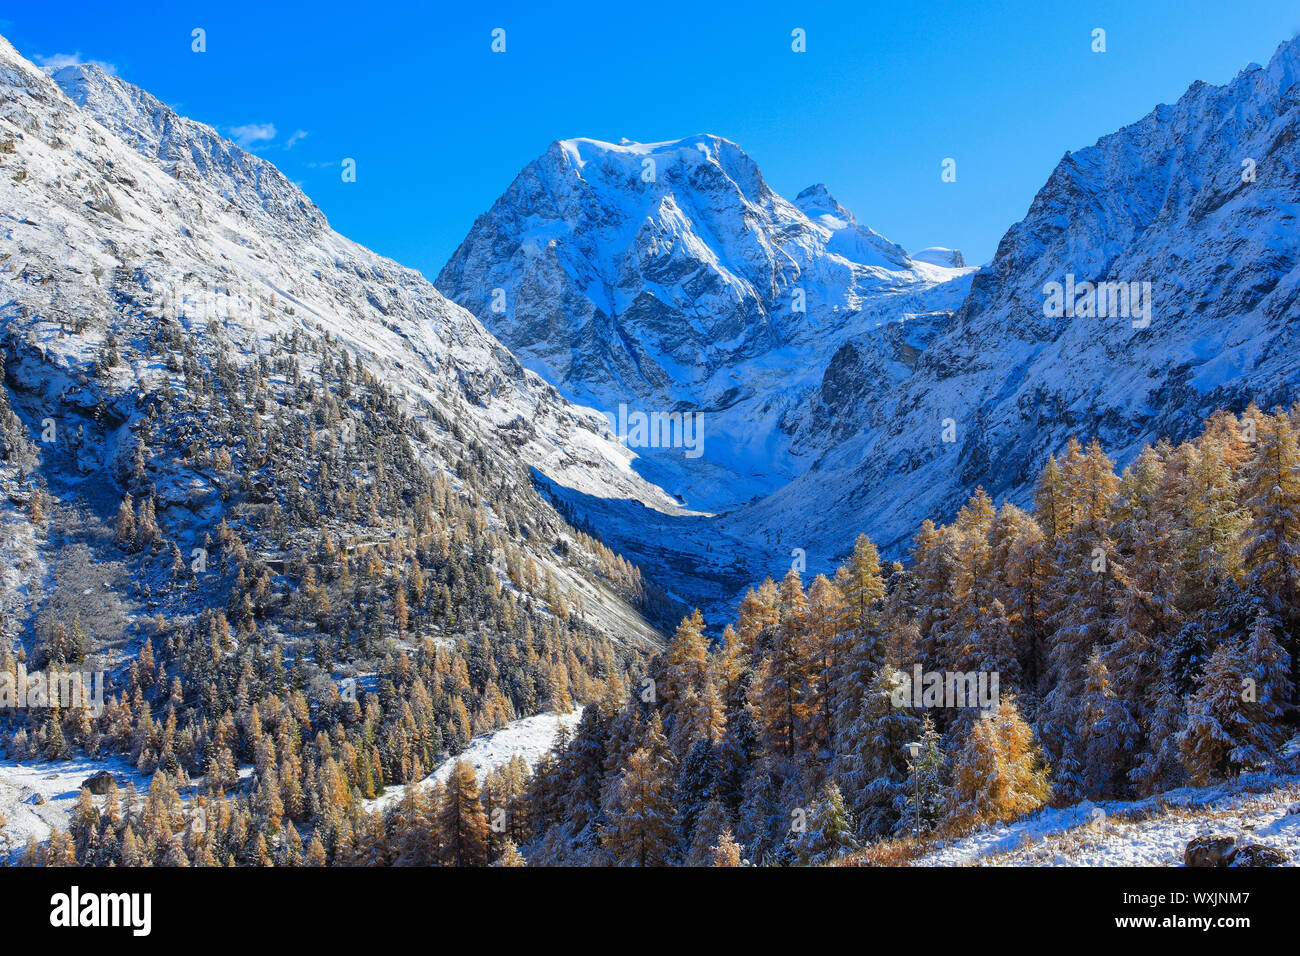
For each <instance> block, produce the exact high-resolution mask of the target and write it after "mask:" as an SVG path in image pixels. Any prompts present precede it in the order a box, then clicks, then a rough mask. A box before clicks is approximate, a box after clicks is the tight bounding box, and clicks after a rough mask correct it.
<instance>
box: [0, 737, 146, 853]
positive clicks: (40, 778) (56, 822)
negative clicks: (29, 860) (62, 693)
mask: <svg viewBox="0 0 1300 956" xmlns="http://www.w3.org/2000/svg"><path fill="white" fill-rule="evenodd" d="M101 770H107V771H108V772H109V773H111V774H113V776H115V777H116V778H117V782H118V787H119V790H118V799H119V800H120V799H121V798H122V797H123V796H124V795H125V794H124V792H123V791H124V790H125V788H126V785H127V784H128V783H130V784H132V785H134V786H135V789H136V791H137V792H139V793H140V794H144V793H146V792H148V790H149V780H150V779H151V778H150V775H149V774H143V773H140V771H138V770H136V769H135V767H133V766H131V764H130V763H129V762H128V761H126V760H123V759H121V758H110V759H103V758H100V759H93V760H92V759H91V758H89V757H81V758H77V759H74V760H58V761H37V760H23V761H18V760H0V818H3V819H4V824H3V825H2V826H0V863H2V862H3V861H4V860H5V859H6V858H7V857H9V856H10V854H12V853H14V852H15V851H21V850H22V848H23V846H24V845H25V844H26V843H27V837H28V836H34V837H36V839H37V841H38V842H44V841H45V840H47V839H49V836H50V831H51V830H53V829H55V828H58V829H60V830H66V829H67V827H68V820H69V818H70V817H71V814H72V810H73V808H74V807H75V806H76V804H77V795H78V794H79V793H80V792H81V784H82V783H83V782H84V781H85V780H86V778H87V777H90V776H92V775H93V774H96V773H98V772H99V771H101ZM105 799H106V798H105V797H95V802H96V803H97V804H99V805H100V806H103V804H104V800H105Z"/></svg>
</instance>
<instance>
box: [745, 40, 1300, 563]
mask: <svg viewBox="0 0 1300 956" xmlns="http://www.w3.org/2000/svg"><path fill="white" fill-rule="evenodd" d="M1297 79H1300V42H1297V41H1291V42H1289V43H1286V44H1283V45H1282V46H1281V47H1280V48H1279V50H1278V51H1277V53H1276V55H1275V56H1274V57H1273V59H1272V61H1271V62H1270V63H1269V65H1268V66H1267V67H1259V66H1251V67H1249V68H1248V69H1246V70H1244V71H1243V72H1242V73H1241V74H1240V75H1239V76H1238V77H1237V78H1236V79H1235V80H1233V81H1232V82H1231V83H1229V84H1227V85H1226V86H1222V87H1214V86H1208V85H1206V84H1203V83H1198V84H1196V85H1195V86H1193V87H1192V88H1191V89H1189V90H1188V91H1187V93H1186V94H1185V95H1184V96H1183V97H1182V98H1181V99H1180V100H1179V101H1178V102H1177V103H1175V104H1173V105H1171V106H1169V105H1165V106H1160V107H1157V108H1156V109H1155V110H1154V111H1152V112H1151V113H1150V114H1149V115H1148V116H1146V117H1145V118H1143V119H1142V120H1140V121H1139V122H1137V123H1134V124H1133V125H1132V126H1128V127H1125V128H1124V129H1122V130H1120V131H1118V132H1116V133H1114V134H1112V135H1109V136H1106V137H1103V138H1102V139H1101V140H1099V141H1098V142H1097V144H1096V145H1094V146H1091V147H1089V148H1087V149H1083V150H1080V151H1079V152H1077V153H1073V154H1067V155H1066V156H1065V157H1064V158H1063V159H1062V160H1061V162H1060V164H1059V165H1058V166H1057V167H1056V169H1055V170H1054V171H1053V173H1052V175H1051V176H1050V177H1049V179H1048V181H1047V183H1046V184H1045V185H1044V186H1043V188H1042V189H1041V190H1040V191H1039V193H1038V195H1037V196H1036V197H1035V199H1034V202H1033V204H1032V206H1031V207H1030V210H1029V213H1028V215H1027V216H1026V217H1025V218H1024V219H1023V220H1022V221H1021V222H1019V223H1017V224H1016V225H1015V226H1013V227H1012V228H1011V229H1010V230H1009V231H1008V232H1007V234H1006V236H1005V237H1004V238H1003V239H1002V242H1001V243H1000V245H999V247H998V252H997V255H996V257H995V258H994V260H993V262H992V263H991V264H990V265H989V266H988V267H987V268H985V269H983V270H981V271H980V272H979V274H978V275H976V276H975V278H974V281H973V283H972V287H971V290H970V294H969V296H968V297H967V298H966V300H965V302H964V303H963V304H962V306H961V308H960V310H959V311H958V313H957V315H956V316H955V318H954V320H953V321H952V322H951V323H949V324H948V325H947V326H946V327H945V328H944V329H943V330H941V331H940V332H939V333H938V334H936V335H935V336H934V337H933V338H932V339H931V340H930V341H929V342H928V343H927V344H926V345H925V347H924V349H923V350H922V351H921V352H920V354H919V356H918V358H917V361H916V364H915V367H914V369H913V370H912V371H911V373H910V374H909V375H908V376H907V377H906V379H905V381H903V383H902V385H901V387H900V388H899V389H897V391H896V392H892V393H890V394H888V395H884V396H881V397H880V399H879V401H878V402H877V403H876V405H875V408H874V409H873V412H872V415H871V420H870V422H868V423H867V427H866V429H865V430H863V431H862V432H861V433H859V434H858V435H857V436H856V437H855V438H854V439H853V440H851V441H847V442H845V443H843V444H841V445H838V446H835V447H833V448H832V449H831V450H830V451H829V452H828V453H827V454H826V455H825V456H824V457H823V458H822V460H821V462H820V463H819V464H820V467H819V468H818V469H817V470H816V471H813V472H809V473H806V474H804V475H802V476H800V477H799V478H797V479H796V480H794V481H793V482H791V483H790V484H789V485H787V486H786V487H784V488H782V489H781V490H780V491H778V492H777V493H775V494H774V495H772V496H771V497H770V498H769V499H767V500H766V501H764V502H761V503H759V504H758V505H756V506H755V507H753V508H752V509H749V510H748V511H747V512H746V513H744V514H740V515H737V516H736V517H735V521H734V524H733V530H736V531H738V532H739V533H748V534H763V535H768V534H770V535H772V536H773V538H774V540H780V541H782V542H789V541H798V540H808V541H810V542H817V543H819V544H820V545H821V546H822V547H824V548H825V549H826V550H830V551H833V550H835V549H836V548H837V547H838V548H842V547H843V546H844V533H843V531H842V530H840V529H841V528H843V527H845V526H848V527H852V528H864V529H866V530H868V531H870V532H871V533H872V534H873V535H875V536H877V537H878V538H879V539H880V540H881V541H882V542H883V543H884V544H885V545H886V546H887V547H888V549H889V550H891V551H893V552H895V553H897V552H899V551H900V550H902V549H903V548H905V546H906V543H907V540H908V536H909V535H910V534H911V533H912V531H913V529H914V528H915V526H916V523H917V522H918V521H919V520H920V519H922V518H924V517H927V516H934V517H942V516H945V515H949V514H951V513H952V511H953V510H954V508H955V507H957V506H958V505H959V504H960V502H961V500H962V498H964V497H965V496H966V495H967V494H968V493H969V492H970V490H971V489H972V487H973V486H974V485H975V484H977V483H980V484H983V485H984V487H985V488H986V490H988V491H989V492H990V493H992V494H995V495H1007V496H1010V497H1012V498H1014V499H1017V500H1021V501H1023V500H1025V499H1026V498H1027V496H1028V482H1030V481H1031V480H1032V478H1033V477H1034V476H1035V474H1036V472H1037V470H1038V469H1039V467H1040V466H1041V464H1042V462H1043V461H1044V459H1045V458H1046V456H1047V455H1048V454H1049V453H1050V452H1052V451H1055V450H1058V449H1059V448H1060V447H1061V446H1062V444H1063V443H1064V442H1065V440H1066V439H1067V438H1068V437H1069V436H1071V435H1074V436H1077V437H1079V438H1080V439H1081V440H1087V439H1088V438H1090V437H1092V436H1097V437H1099V438H1100V439H1101V440H1102V442H1103V443H1104V444H1105V446H1106V447H1107V448H1108V449H1109V450H1111V451H1112V453H1113V454H1118V455H1119V456H1120V458H1121V459H1127V458H1128V457H1130V456H1131V455H1133V454H1134V453H1135V452H1136V451H1137V450H1138V448H1139V447H1140V446H1141V444H1143V443H1145V442H1149V441H1154V440H1156V439H1158V438H1159V437H1160V436H1169V437H1171V438H1174V439H1177V438H1179V437H1181V436H1184V435H1187V434H1189V433H1190V432H1191V431H1192V430H1194V429H1195V427H1196V425H1197V423H1198V422H1199V421H1200V420H1201V419H1202V418H1203V417H1204V416H1205V415H1207V414H1208V413H1209V412H1211V411H1213V410H1214V409H1215V408H1216V407H1219V406H1226V407H1229V408H1233V409H1240V408H1241V407H1243V406H1244V405H1245V404H1246V403H1247V402H1249V401H1250V400H1251V399H1252V398H1253V399H1254V400H1256V401H1257V402H1259V403H1260V404H1261V405H1263V406H1268V405H1272V404H1274V403H1290V402H1292V401H1294V400H1295V398H1296V387H1297V384H1298V383H1300V363H1298V362H1297V361H1296V353H1295V347H1294V339H1295V334H1296V331H1297V326H1298V325H1300V301H1298V298H1297V296H1298V293H1297V281H1298V279H1300V271H1298V265H1297V264H1298V262H1300V231H1298V230H1297V218H1296V216H1297V211H1298V210H1300V205H1298V203H1300V177H1298V176H1297V174H1296V169H1297V168H1300V165H1298V161H1300V157H1298V156H1297V140H1296V134H1297V131H1298V129H1300V86H1297ZM1084 283H1098V284H1100V283H1123V285H1122V286H1120V285H1108V286H1101V285H1098V286H1097V289H1096V290H1095V292H1094V294H1093V295H1089V294H1088V286H1086V285H1084ZM1071 285H1073V286H1074V289H1073V292H1074V295H1073V301H1072V303H1071V304H1073V305H1074V306H1075V308H1074V309H1071V310H1069V312H1072V313H1073V314H1069V313H1067V311H1066V309H1065V308H1064V304H1065V303H1064V301H1063V300H1064V299H1065V297H1066V294H1067V292H1068V291H1069V287H1070V286H1071ZM1123 292H1128V293H1130V295H1131V299H1130V301H1129V302H1128V303H1127V306H1128V307H1127V308H1126V307H1125V306H1126V303H1125V301H1124V298H1123V296H1122V295H1121V294H1120V293H1123ZM1103 293H1104V294H1103ZM1111 293H1114V294H1115V296H1114V297H1112V294H1111ZM1148 297H1149V298H1148ZM1094 301H1095V302H1096V307H1095V308H1093V307H1092V305H1093V303H1094ZM1148 303H1149V310H1148V309H1144V305H1146V304H1148ZM1054 306H1060V308H1054ZM1045 313H1054V314H1045ZM858 407H859V408H861V407H862V406H861V405H859V406H858ZM948 419H951V423H952V424H953V425H954V426H955V432H956V440H955V441H954V442H945V441H944V440H943V431H944V429H943V425H944V422H945V420H948ZM791 514H799V515H800V520H798V521H796V522H792V521H791V520H790V516H791ZM792 525H793V526H795V527H796V528H797V530H791V526H792Z"/></svg>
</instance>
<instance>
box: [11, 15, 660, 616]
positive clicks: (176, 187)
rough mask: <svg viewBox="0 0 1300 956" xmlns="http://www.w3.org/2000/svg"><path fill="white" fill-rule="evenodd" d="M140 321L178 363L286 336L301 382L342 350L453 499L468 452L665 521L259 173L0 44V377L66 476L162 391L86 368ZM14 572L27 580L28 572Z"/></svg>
mask: <svg viewBox="0 0 1300 956" xmlns="http://www.w3.org/2000/svg"><path fill="white" fill-rule="evenodd" d="M159 318H161V319H163V320H165V321H168V322H170V321H175V322H176V323H178V324H179V326H180V329H181V330H182V334H183V335H185V336H188V337H190V342H191V343H196V344H197V347H198V348H199V349H200V350H201V349H204V348H208V347H210V346H211V344H212V338H213V336H212V335H211V334H210V333H211V332H212V330H214V329H215V330H219V331H220V333H221V335H222V337H223V340H228V341H230V342H232V343H233V344H234V345H235V347H236V349H237V352H238V354H239V355H240V356H241V358H242V360H243V361H245V362H258V361H262V362H265V356H266V355H268V354H273V353H274V352H275V350H276V348H277V347H280V346H273V345H272V343H273V341H274V340H277V339H278V341H279V342H281V343H285V342H288V341H290V340H292V341H293V342H294V343H295V345H294V349H295V351H298V347H297V344H296V343H298V342H299V341H301V342H302V343H303V348H302V349H301V352H302V358H301V363H300V364H304V365H306V366H307V367H308V368H310V367H311V366H310V363H311V362H312V359H311V358H310V356H311V354H312V352H313V351H314V350H313V348H312V347H310V346H309V345H308V343H312V342H322V341H326V340H328V341H330V342H331V343H333V344H334V345H335V346H338V347H341V348H343V349H344V350H345V351H347V352H348V353H349V354H350V355H352V356H355V358H356V360H357V361H359V362H364V363H365V364H366V366H367V367H368V368H369V369H371V370H372V371H373V372H374V373H375V374H377V375H378V376H380V377H381V379H382V381H383V382H384V384H385V386H386V387H387V389H388V390H389V391H390V392H391V393H392V394H393V395H394V396H395V397H396V401H397V409H396V410H394V411H393V414H395V415H398V416H408V417H409V418H410V419H414V420H415V421H417V422H418V423H420V426H421V427H422V428H423V429H424V434H425V435H426V437H427V442H425V443H422V445H421V447H420V448H419V449H418V450H417V454H418V455H419V456H420V457H422V458H423V459H424V460H425V461H426V462H427V463H428V466H429V467H430V468H431V469H435V470H442V471H445V472H446V473H447V474H448V475H449V476H451V480H452V481H453V483H454V482H455V477H454V474H453V473H454V472H455V470H456V467H455V466H456V463H457V461H459V460H461V459H463V458H464V457H465V456H467V455H469V456H486V458H487V459H488V460H490V461H491V462H492V467H493V469H494V470H495V473H496V474H497V475H498V476H499V480H500V482H501V483H502V485H503V486H509V487H512V488H515V489H527V488H529V487H530V486H531V482H532V473H533V472H534V471H535V472H536V473H538V474H541V475H545V476H546V478H547V479H548V480H549V481H550V482H553V483H554V484H555V485H557V486H559V487H563V488H568V489H572V490H574V491H575V492H577V493H583V494H591V495H597V496H599V497H601V498H603V499H608V500H615V501H628V502H634V503H636V505H637V506H638V507H648V508H660V509H663V510H664V512H666V513H668V514H677V513H680V511H681V509H680V508H679V507H678V506H677V505H676V504H675V503H674V502H673V501H672V499H671V498H669V496H668V495H666V494H665V493H663V492H662V491H661V490H659V489H658V488H656V487H654V486H653V485H651V484H649V483H647V482H646V481H645V480H644V479H642V478H641V477H639V476H638V475H637V474H636V473H635V472H634V471H633V469H632V467H631V462H632V460H633V457H634V456H633V454H632V453H631V452H630V451H629V450H628V449H626V448H624V447H623V446H621V445H620V444H619V443H617V442H616V441H613V440H612V439H610V438H609V437H607V435H606V434H605V432H606V428H605V423H604V421H603V419H602V418H601V416H600V415H599V414H597V413H596V412H595V411H593V410H590V409H583V408H579V407H576V406H574V405H572V404H570V403H568V402H567V401H565V400H564V399H563V398H561V397H560V395H559V394H558V393H557V392H556V391H555V389H553V388H552V387H551V386H549V385H547V384H546V383H545V382H543V381H542V380H541V379H540V378H539V377H538V376H536V375H535V374H534V373H532V372H529V371H526V370H525V369H523V368H522V367H521V366H520V365H519V363H518V362H517V361H515V359H514V358H513V356H512V355H511V354H510V353H509V352H508V351H507V350H506V349H505V348H504V347H503V346H502V345H501V344H500V343H499V342H498V341H497V340H496V339H495V338H494V337H493V336H492V335H491V334H490V333H489V332H487V331H486V330H485V329H484V328H483V326H482V325H481V324H480V323H479V322H478V321H477V320H476V319H475V318H474V317H473V316H471V315H470V314H468V313H467V312H466V311H465V310H464V309H462V308H460V307H459V306H457V305H455V304H453V303H451V302H449V301H448V300H446V299H445V298H444V297H443V296H442V295H441V294H440V293H438V292H437V290H435V289H434V288H433V286H432V285H431V284H430V283H428V282H427V281H425V280H424V279H423V277H421V276H420V275H419V274H418V273H416V272H414V271H412V270H410V269H406V268H403V267H401V266H399V265H397V264H396V263H394V262H392V261H390V260H387V259H384V258H382V257H380V256H378V255H376V254H374V253H372V252H370V251H369V250H367V249H364V248H363V247H361V246H358V245H357V244H355V243H353V242H351V241H349V240H347V239H345V238H344V237H342V236H340V235H339V234H337V233H335V232H334V231H332V230H331V229H330V228H329V225H328V223H327V222H326V220H325V217H324V215H323V214H322V213H321V212H320V210H319V209H317V208H316V207H315V206H314V205H313V204H312V203H311V202H310V200H308V199H307V198H306V197H305V196H304V195H303V194H302V193H301V192H300V191H299V190H298V188H297V187H296V186H294V185H293V184H292V183H291V182H289V181H288V180H287V179H286V178H285V177H284V176H283V175H282V174H281V173H280V172H279V171H278V170H276V169H275V167H274V166H272V165H271V164H269V163H267V162H265V161H264V160H262V159H260V158H258V157H256V156H253V155H251V154H249V153H246V152H244V151H243V150H240V149H239V148H238V147H236V146H234V145H233V144H232V143H230V142H228V141H226V140H224V139H223V138H221V137H220V136H219V135H218V134H217V133H216V132H215V131H214V130H212V129H211V128H209V127H206V126H203V125H202V124H199V123H195V122H192V121H190V120H187V119H185V118H183V117H180V116H178V115H177V114H176V113H175V112H174V111H172V110H171V109H170V108H168V107H167V106H165V105H164V104H162V103H160V102H159V101H158V100H156V99H155V98H153V97H152V96H150V95H149V94H148V93H146V92H144V91H142V90H140V89H137V88H135V87H133V86H131V85H130V84H128V83H126V82H124V81H123V80H121V79H119V78H117V77H113V76H109V75H107V74H105V73H104V72H103V71H101V70H99V69H98V68H96V67H93V66H79V67H69V68H66V69H63V70H60V71H58V72H57V73H56V74H55V75H54V76H53V78H51V77H50V76H47V75H46V74H45V73H43V72H42V71H40V70H38V69H36V68H35V67H34V66H32V65H31V64H30V63H28V62H27V61H26V60H24V59H23V58H22V57H21V56H20V55H19V54H18V53H17V52H16V51H15V50H14V49H13V47H12V46H10V45H9V44H8V43H7V42H6V41H4V40H3V39H0V330H2V339H3V342H4V345H5V351H6V359H7V361H6V378H7V382H8V384H9V386H10V387H11V388H12V389H13V390H14V395H15V400H16V401H17V402H19V404H20V405H21V406H22V408H21V409H20V411H22V412H23V413H24V414H25V417H28V418H29V419H30V421H32V422H36V423H39V422H40V421H41V420H42V418H44V417H45V416H46V415H49V416H51V417H52V418H54V419H56V420H57V422H58V423H59V425H60V427H63V426H64V425H66V426H67V428H68V429H69V431H70V432H71V433H72V434H74V435H75V436H76V437H75V439H74V440H73V441H72V442H71V444H72V445H73V446H75V451H73V452H71V454H72V455H73V457H74V459H75V462H76V465H75V469H74V473H80V474H83V475H96V474H102V473H106V474H108V475H110V476H111V475H112V474H114V473H115V472H117V473H120V466H121V461H122V455H123V454H127V453H129V446H130V444H131V435H132V429H134V428H136V427H138V426H139V422H140V420H141V419H142V417H144V416H145V413H146V411H147V409H146V407H145V406H146V405H147V404H148V402H147V401H146V396H151V395H154V394H155V393H157V392H158V391H159V389H160V388H164V387H165V388H168V389H173V390H183V387H184V386H183V380H184V376H180V375H173V374H172V373H173V372H176V371H179V368H169V363H170V364H172V365H176V364H178V363H180V361H181V358H180V357H179V356H178V355H176V354H174V352H173V349H172V348H166V347H162V346H161V345H160V346H159V347H158V348H157V350H156V351H155V352H153V353H150V352H149V351H148V349H147V348H145V350H144V351H143V352H140V353H139V354H136V353H135V352H134V350H133V357H132V358H131V359H130V360H128V361H125V362H123V363H121V364H118V365H116V366H115V367H113V368H105V367H102V366H101V365H100V364H99V363H97V359H98V357H99V356H101V354H103V353H104V352H105V350H106V349H107V348H108V347H109V344H110V339H109V335H110V333H113V332H114V331H116V333H117V334H118V336H119V337H120V336H121V335H124V334H126V332H125V331H124V330H128V329H130V328H131V325H130V324H131V323H132V322H137V321H144V322H146V323H148V322H154V321H156V320H158V319H159ZM211 323H215V326H214V325H212V324H211ZM140 344H144V343H140ZM175 344H176V343H173V345H175ZM259 357H261V358H259ZM385 411H387V410H385ZM92 419H93V420H92ZM101 432H102V433H101ZM62 434H66V433H62ZM83 438H84V440H83ZM58 447H59V448H60V449H64V448H66V447H68V446H67V444H66V443H61V444H60V445H59V446H58ZM173 479H174V480H173ZM160 484H161V485H162V486H163V487H164V488H168V487H171V488H173V489H174V491H175V494H174V496H173V499H171V500H169V501H168V502H167V503H168V504H169V505H170V504H175V505H178V506H181V507H182V508H187V509H189V510H190V511H191V512H192V515H199V516H200V517H203V518H207V519H215V514H214V513H213V512H212V509H211V507H210V506H211V503H212V501H213V499H214V495H213V490H214V489H213V488H212V486H211V484H210V483H207V482H205V480H204V478H203V476H202V475H199V474H194V473H192V472H186V473H185V474H181V473H180V472H179V471H178V472H177V473H176V475H173V476H171V477H166V476H164V480H163V481H161V482H160ZM91 485H93V486H94V487H93V488H92V489H91V490H94V491H96V492H100V491H105V492H107V491H108V490H109V489H108V487H107V486H105V484H104V482H103V481H102V480H99V481H94V482H91ZM110 493H111V492H110ZM117 494H119V495H120V491H119V492H117ZM538 505H539V508H540V510H539V512H538V514H539V515H540V514H541V513H542V512H544V511H547V506H546V505H545V503H544V502H542V501H540V499H539V500H538ZM205 509H206V510H205ZM200 512H202V514H200ZM172 517H177V515H175V514H173V515H172ZM555 520H557V519H556V516H555V515H554V513H553V512H550V513H549V517H548V518H546V519H545V521H544V524H546V523H550V522H552V521H555ZM511 530H512V533H518V532H517V529H511ZM525 537H527V536H526V535H525ZM552 543H553V542H552ZM543 550H545V549H543ZM29 557H30V555H29ZM539 557H540V558H541V559H545V555H539ZM29 566H30V569H31V575H37V574H39V561H36V560H33V561H30V562H29ZM556 571H557V573H560V574H561V575H562V576H563V575H564V574H569V575H571V574H572V573H573V571H572V569H569V570H568V571H565V569H563V568H560V567H557V568H556ZM27 583H28V582H26V581H22V580H15V581H9V582H7V585H8V586H7V587H6V593H8V594H14V593H17V592H20V591H21V590H22V588H24V587H25V586H26V584H27ZM562 583H564V582H562ZM570 583H573V582H570ZM585 589H586V590H587V593H588V597H589V598H591V599H592V601H591V603H590V604H589V605H588V610H589V611H590V612H591V613H592V614H593V615H594V616H595V617H596V618H603V620H602V624H603V625H604V626H606V627H607V628H608V629H609V631H610V632H611V633H617V634H622V635H624V636H627V637H635V639H636V640H637V641H644V640H647V639H653V636H654V634H653V631H652V630H650V629H649V628H648V627H646V625H645V622H644V621H640V620H639V619H638V617H637V615H636V613H635V612H634V611H631V609H629V608H628V607H627V606H626V605H625V604H623V603H622V602H620V601H618V600H615V599H614V598H613V596H612V595H611V594H610V593H609V592H608V590H607V589H603V588H600V587H598V586H596V585H593V584H591V583H590V582H589V583H588V584H587V585H586V586H585Z"/></svg>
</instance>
